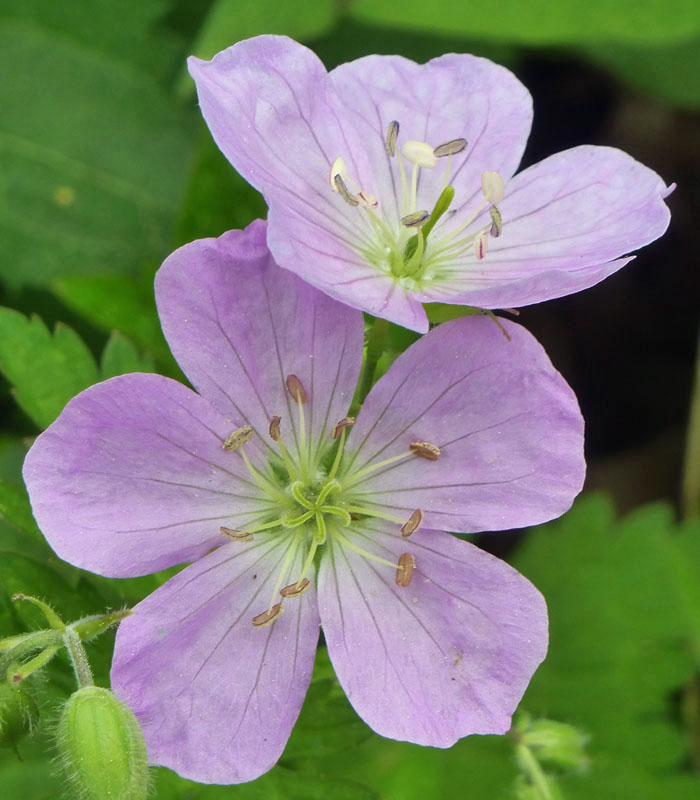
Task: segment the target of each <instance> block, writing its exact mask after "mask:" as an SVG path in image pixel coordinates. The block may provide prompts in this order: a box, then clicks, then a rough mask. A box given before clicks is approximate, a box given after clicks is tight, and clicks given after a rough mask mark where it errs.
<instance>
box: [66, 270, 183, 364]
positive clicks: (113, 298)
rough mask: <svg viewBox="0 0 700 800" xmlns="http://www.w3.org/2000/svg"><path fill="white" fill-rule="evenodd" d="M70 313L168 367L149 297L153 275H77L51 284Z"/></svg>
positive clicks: (147, 273) (166, 352) (149, 271)
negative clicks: (121, 336) (116, 335)
mask: <svg viewBox="0 0 700 800" xmlns="http://www.w3.org/2000/svg"><path fill="white" fill-rule="evenodd" d="M52 288H53V290H54V292H55V293H56V294H57V295H58V296H59V297H60V299H61V300H62V301H63V302H64V303H65V304H66V305H67V306H68V307H69V308H70V309H71V310H73V311H75V312H76V313H78V314H81V315H82V316H84V317H85V319H87V320H89V321H90V322H91V323H92V324H93V325H96V326H97V327H98V328H101V329H102V330H104V331H107V332H111V331H113V330H117V331H119V332H120V333H123V334H124V335H125V336H127V337H128V338H129V339H130V340H131V341H132V342H134V343H135V344H136V345H137V346H138V347H140V348H141V349H143V350H144V351H145V352H146V353H148V354H150V355H153V356H155V357H157V358H158V359H159V360H160V361H161V362H164V363H172V356H171V355H170V350H169V349H168V345H167V344H166V342H165V339H164V337H163V333H162V331H161V329H160V323H159V321H158V314H157V313H156V304H155V298H154V296H153V271H152V270H151V269H148V270H146V271H144V272H143V274H141V275H140V276H137V277H136V279H134V278H133V277H130V276H126V275H77V276H72V277H67V278H62V279H60V280H57V281H55V282H54V283H53V286H52Z"/></svg>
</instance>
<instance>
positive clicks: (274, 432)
mask: <svg viewBox="0 0 700 800" xmlns="http://www.w3.org/2000/svg"><path fill="white" fill-rule="evenodd" d="M280 422H282V417H278V416H277V414H275V415H274V416H273V417H272V419H271V420H270V429H269V430H270V439H272V441H273V442H279V440H280Z"/></svg>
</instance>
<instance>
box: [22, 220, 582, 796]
mask: <svg viewBox="0 0 700 800" xmlns="http://www.w3.org/2000/svg"><path fill="white" fill-rule="evenodd" d="M265 238H266V231H265V223H262V222H256V223H253V224H252V225H251V226H250V227H249V228H248V229H246V230H245V231H233V232H230V233H227V234H225V235H224V236H222V237H220V238H219V239H207V240H201V241H196V242H193V243H191V244H189V245H186V246H185V247H183V248H181V249H180V250H178V251H176V252H175V253H174V254H173V255H171V256H170V257H169V258H168V259H167V261H166V262H165V264H164V266H163V267H162V268H161V270H160V272H159V273H158V276H157V278H156V297H157V303H158V310H159V313H160V318H161V321H162V325H163V330H164V332H165V335H166V337H167V339H168V342H169V344H170V346H171V348H172V351H173V353H174V355H175V356H176V358H177V360H178V362H179V363H180V365H181V367H182V369H183V371H184V372H185V374H186V375H187V377H188V378H189V380H190V381H191V382H192V385H193V386H194V387H195V388H196V390H197V393H196V392H194V391H192V390H191V389H189V388H187V387H185V386H183V385H182V384H181V383H178V382H176V381H174V380H171V379H169V378H165V377H162V376H159V375H154V374H131V375H124V376H120V377H116V378H112V379H111V380H108V381H105V382H104V383H100V384H97V385H95V386H93V387H91V388H89V389H87V390H86V391H84V392H82V393H81V394H80V395H78V396H77V397H76V398H74V399H73V400H72V401H71V402H70V403H68V405H67V406H66V408H65V410H64V411H63V413H62V414H61V416H60V417H59V418H58V419H57V420H56V422H55V423H53V425H51V426H50V427H49V428H48V430H47V431H46V432H45V433H43V434H42V435H41V436H39V438H38V439H37V441H36V442H35V444H34V446H33V447H32V449H31V451H30V453H29V455H28V456H27V459H26V462H25V468H24V475H25V480H26V482H27V486H28V487H29V493H30V497H31V501H32V505H33V508H34V512H35V514H36V518H37V520H38V522H39V524H40V526H41V527H42V530H43V531H44V533H45V534H46V536H47V539H48V540H49V542H50V544H51V545H52V546H53V548H54V549H55V550H56V552H57V553H58V555H59V556H61V557H62V558H64V559H66V560H67V561H69V562H71V563H72V564H75V565H77V566H80V567H83V568H86V569H89V570H92V571H94V572H98V573H101V574H103V575H108V576H117V577H126V576H136V575H142V574H145V573H149V572H152V571H156V570H161V569H164V568H166V567H170V566H172V565H175V564H179V563H182V562H194V563H192V564H191V565H190V566H188V567H186V568H185V569H184V570H183V571H181V572H179V573H178V574H177V575H176V576H175V577H173V578H171V579H170V580H169V581H168V582H167V583H165V584H164V585H163V586H162V587H161V588H159V589H158V590H157V591H155V592H154V593H153V594H151V595H150V596H149V597H147V598H146V599H145V600H143V602H141V603H139V604H138V605H137V606H136V607H135V609H134V613H133V615H132V616H130V617H129V618H128V619H126V620H125V621H124V622H123V623H122V624H121V627H120V630H119V632H118V635H117V641H116V649H115V656H114V662H113V669H112V682H113V687H114V689H115V691H116V692H117V693H118V695H119V696H120V697H121V698H123V699H124V700H125V701H126V702H127V703H128V704H129V705H130V706H131V707H132V709H133V710H134V711H135V713H136V714H137V716H138V718H139V719H140V721H141V723H142V725H143V729H144V734H145V737H146V741H147V744H148V752H149V757H150V760H151V762H152V763H156V764H163V765H166V766H168V767H171V768H173V769H175V770H177V771H178V772H179V773H180V774H182V775H184V776H186V777H189V778H192V779H195V780H199V781H204V782H216V783H235V782H240V781H246V780H251V779H253V778H255V777H257V776H258V775H260V774H261V773H263V772H264V771H266V770H267V769H269V768H270V767H271V766H272V765H273V764H274V763H275V761H276V760H277V759H278V758H279V756H280V754H281V752H282V750H283V748H284V745H285V742H286V740H287V738H288V736H289V734H290V731H291V729H292V726H293V724H294V721H295V720H296V717H297V715H298V713H299V710H300V708H301V705H302V701H303V698H304V694H305V692H306V688H307V686H308V684H309V681H310V679H311V673H312V668H313V662H314V655H315V651H316V646H317V641H318V636H319V624H321V625H322V626H323V630H324V633H325V639H326V643H327V646H328V652H329V654H330V658H331V660H332V662H333V664H334V667H335V670H336V672H337V675H338V678H339V680H340V683H341V684H342V686H343V687H344V689H345V691H346V692H347V694H348V697H349V698H350V701H351V702H352V704H353V705H354V707H355V709H356V710H357V712H358V713H359V715H360V716H361V717H362V718H363V719H364V720H365V721H366V722H367V723H368V724H369V725H370V726H371V727H372V728H374V730H376V731H377V732H378V733H380V734H383V735H384V736H389V737H394V738H396V739H401V740H408V741H411V742H417V743H420V744H428V745H434V746H437V747H447V746H449V745H451V744H453V743H454V742H455V741H456V740H457V739H458V738H460V737H463V736H466V735H467V734H472V733H503V732H505V731H506V730H507V729H508V727H509V723H510V717H511V714H512V712H513V710H514V708H515V706H516V704H517V703H518V701H519V699H520V697H521V696H522V694H523V692H524V690H525V687H526V686H527V683H528V681H529V679H530V677H531V675H532V673H533V671H534V670H535V669H536V667H537V665H538V664H539V663H540V661H541V660H542V658H543V657H544V655H545V651H546V647H547V616H546V609H545V604H544V601H543V599H542V597H541V596H540V594H539V593H538V592H537V590H536V589H535V588H534V587H533V586H532V585H531V584H530V583H529V582H528V581H527V580H526V579H525V578H523V577H522V576H521V575H519V574H518V573H517V572H516V571H515V570H514V569H512V568H511V567H509V566H508V565H507V564H505V563H504V562H502V561H499V560H498V559H497V558H495V557H493V556H491V555H489V554H488V553H485V552H483V551H481V550H479V549H478V548H476V547H475V546H473V545H472V544H469V543H467V542H465V541H461V540H459V539H458V538H456V537H454V536H452V535H451V534H449V533H443V532H442V531H457V532H473V531H480V530H488V529H503V528H511V527H515V526H522V525H529V524H533V523H537V522H541V521H543V520H546V519H550V518H552V517H555V516H557V515H559V514H561V513H563V512H564V511H565V510H566V509H567V508H568V507H569V505H570V504H571V502H572V499H573V497H574V496H575V495H576V494H577V492H578V491H579V489H580V487H581V484H582V481H583V474H584V461H583V453H582V430H583V421H582V419H581V415H580V412H579V409H578V406H577V403H576V399H575V397H574V395H573V393H572V392H571V390H570V389H569V387H568V386H567V384H566V383H565V382H564V380H563V379H562V377H561V376H560V375H559V374H558V373H557V372H556V371H555V370H554V368H553V367H552V365H551V363H550V362H549V360H548V359H547V356H546V355H545V353H544V351H543V350H542V348H541V346H540V345H539V344H538V343H537V341H536V340H535V339H534V338H533V337H532V336H531V335H530V334H529V333H527V331H525V329H523V328H522V327H520V326H518V325H516V324H514V323H510V322H504V326H505V329H506V331H507V332H508V335H509V336H510V339H509V340H508V339H506V337H505V336H504V335H503V332H502V330H501V329H500V328H499V327H498V326H497V325H496V324H494V323H493V322H492V321H491V320H489V319H487V318H485V317H469V318H464V319H460V320H456V321H454V322H451V323H447V324H445V325H442V326H440V327H438V328H436V329H435V330H433V331H431V332H430V333H429V334H427V335H426V336H425V337H423V338H422V339H421V340H420V341H419V342H417V343H416V344H415V345H413V346H412V347H411V348H410V349H409V350H408V351H407V352H406V353H404V354H403V355H401V356H400V357H399V358H398V359H397V361H396V362H395V363H394V364H393V365H392V366H391V368H390V370H389V371H388V372H387V373H386V374H385V375H384V376H383V377H382V378H381V379H380V380H379V382H378V383H377V384H376V386H375V387H374V388H373V389H372V391H371V392H370V394H369V396H368V397H367V399H366V401H365V403H364V405H363V407H362V408H361V410H360V412H359V414H358V416H357V419H356V420H353V419H351V418H348V416H347V414H348V409H349V406H350V402H351V399H352V396H353V391H354V389H355V386H356V383H357V378H358V374H359V371H360V365H361V360H362V347H363V317H362V314H361V313H360V312H359V311H357V310H354V309H351V308H350V307H348V306H344V305H342V304H340V303H338V302H337V301H335V300H333V299H331V298H329V297H328V296H327V295H325V294H323V293H322V292H320V291H318V290H317V289H315V288H313V287H312V286H310V285H308V284H307V283H304V282H303V281H302V280H301V279H300V278H298V277H297V276H296V275H294V274H293V273H292V272H289V271H287V270H282V269H279V268H278V267H277V265H276V264H275V263H274V262H273V260H272V257H271V255H270V253H269V251H268V250H267V247H266V245H265Z"/></svg>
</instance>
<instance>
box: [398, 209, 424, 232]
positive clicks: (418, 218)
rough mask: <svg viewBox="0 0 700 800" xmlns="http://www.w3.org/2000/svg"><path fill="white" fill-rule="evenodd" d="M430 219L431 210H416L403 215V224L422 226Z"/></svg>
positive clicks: (407, 226) (415, 226)
mask: <svg viewBox="0 0 700 800" xmlns="http://www.w3.org/2000/svg"><path fill="white" fill-rule="evenodd" d="M429 219H430V212H429V211H414V212H413V213H412V214H406V216H405V217H401V224H402V225H403V226H404V227H405V228H420V226H421V225H425V223H426V222H427V221H428V220H429Z"/></svg>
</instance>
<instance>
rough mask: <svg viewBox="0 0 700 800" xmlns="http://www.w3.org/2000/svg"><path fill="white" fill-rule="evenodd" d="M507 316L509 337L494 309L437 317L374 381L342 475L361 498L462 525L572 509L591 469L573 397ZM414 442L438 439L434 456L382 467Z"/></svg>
mask: <svg viewBox="0 0 700 800" xmlns="http://www.w3.org/2000/svg"><path fill="white" fill-rule="evenodd" d="M500 322H501V324H502V326H503V328H504V329H505V331H507V334H508V336H509V337H510V340H507V339H506V337H505V336H504V333H503V330H501V328H500V327H499V326H498V325H497V324H496V323H495V322H494V321H493V320H491V319H489V318H487V317H466V318H463V319H459V320H454V321H453V322H448V323H445V324H443V325H440V326H439V327H438V328H436V329H434V330H433V331H431V332H430V333H428V334H427V336H424V337H423V338H422V339H420V340H419V341H418V342H416V343H415V344H414V345H412V346H411V347H410V348H409V349H408V350H407V351H406V352H405V353H404V354H402V355H401V356H400V357H399V358H398V359H397V360H396V362H395V363H394V364H393V365H392V367H391V368H390V370H389V371H388V372H387V374H386V375H385V376H384V377H382V378H381V379H380V381H379V382H378V383H377V384H376V386H375V387H374V388H373V389H372V391H371V392H370V394H369V396H368V397H367V399H366V400H365V403H364V405H363V407H362V410H361V411H360V414H359V416H358V419H357V424H356V425H355V427H354V428H352V430H351V432H350V435H349V436H348V445H347V448H348V452H349V454H352V453H353V450H354V451H355V452H354V454H352V455H349V458H348V460H346V461H345V462H344V464H343V470H344V474H345V477H342V478H341V481H342V483H343V487H344V491H350V490H351V491H352V494H353V498H354V499H356V501H357V503H358V505H359V504H360V503H362V504H367V503H369V504H371V505H373V506H376V507H378V508H379V509H380V510H382V511H385V512H388V513H391V514H394V515H398V516H402V517H406V518H407V517H408V516H409V515H410V513H411V512H412V511H414V510H415V509H418V508H420V509H421V510H422V511H423V512H424V513H425V526H426V527H428V528H435V529H443V530H452V531H460V532H472V531H480V530H501V529H505V528H514V527H520V526H523V525H533V524H535V523H538V522H543V521H545V520H547V519H551V518H552V517H556V516H559V515H560V514H562V513H563V512H564V511H566V510H567V509H568V508H569V506H570V505H571V503H572V501H573V499H574V497H575V496H576V495H577V494H578V492H579V491H580V489H581V485H582V483H583V477H584V472H585V462H584V458H583V419H582V417H581V413H580V411H579V408H578V403H577V401H576V397H575V396H574V393H573V392H572V391H571V389H570V388H569V387H568V385H567V384H566V382H565V381H564V379H563V378H562V377H561V375H560V374H559V373H558V372H557V371H556V370H555V369H554V367H553V366H552V364H551V362H550V361H549V359H548V358H547V355H546V353H545V352H544V350H543V348H542V346H541V345H540V344H539V343H538V342H537V340H536V339H535V338H534V337H533V336H532V335H531V334H530V333H528V332H527V331H526V330H525V328H522V327H521V326H519V325H516V324H515V323H513V322H508V321H506V320H500ZM415 441H418V442H430V443H432V444H435V445H437V446H438V447H440V448H441V451H442V452H441V455H440V457H439V459H438V460H437V461H430V460H426V459H424V458H420V457H418V456H409V457H408V458H406V459H404V460H401V461H395V462H393V463H390V464H387V465H384V466H381V463H382V462H384V461H385V460H386V459H391V458H393V457H395V456H400V455H401V454H405V453H408V452H409V445H410V444H411V443H412V442H415ZM376 465H380V466H376ZM358 470H367V471H366V472H365V473H364V474H358V475H357V477H353V475H352V473H354V472H357V471H358ZM350 487H352V488H351V489H350Z"/></svg>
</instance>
